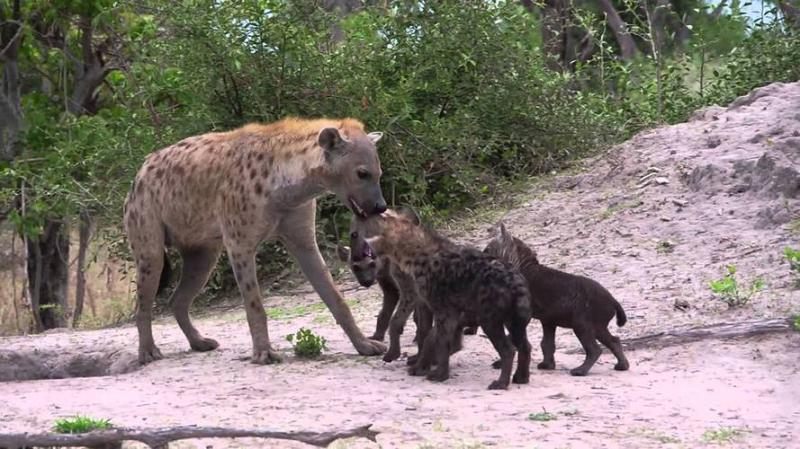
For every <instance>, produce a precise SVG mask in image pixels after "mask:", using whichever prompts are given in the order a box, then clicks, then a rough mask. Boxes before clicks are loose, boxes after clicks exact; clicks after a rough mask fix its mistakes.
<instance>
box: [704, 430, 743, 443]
mask: <svg viewBox="0 0 800 449" xmlns="http://www.w3.org/2000/svg"><path fill="white" fill-rule="evenodd" d="M743 433H744V431H743V430H741V429H737V428H735V427H720V428H719V429H714V430H706V431H705V432H703V436H702V440H703V443H706V444H708V443H717V444H723V443H730V442H732V441H734V440H736V439H737V438H739V437H740V436H741V435H742V434H743Z"/></svg>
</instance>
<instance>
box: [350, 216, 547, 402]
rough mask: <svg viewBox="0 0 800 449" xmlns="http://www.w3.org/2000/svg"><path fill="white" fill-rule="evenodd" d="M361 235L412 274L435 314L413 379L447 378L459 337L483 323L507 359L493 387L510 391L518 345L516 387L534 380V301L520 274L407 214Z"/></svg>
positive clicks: (366, 224)
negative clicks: (465, 327) (471, 323)
mask: <svg viewBox="0 0 800 449" xmlns="http://www.w3.org/2000/svg"><path fill="white" fill-rule="evenodd" d="M358 232H359V233H364V235H365V238H366V241H367V243H368V244H369V246H370V247H371V248H372V250H373V251H374V253H375V254H376V255H377V256H378V257H386V258H388V259H389V260H390V261H391V263H392V264H396V265H397V267H398V268H399V269H400V270H402V271H403V272H405V273H409V274H410V275H411V276H412V278H413V279H414V283H415V285H416V288H417V291H418V292H419V297H420V299H421V300H422V301H424V302H425V303H426V304H427V305H428V307H429V308H430V309H431V311H432V312H433V320H434V328H433V331H432V333H431V334H430V335H429V336H428V337H427V338H426V339H425V341H424V344H423V349H422V352H421V353H420V354H419V358H418V359H417V361H416V363H415V364H414V365H413V366H411V368H410V370H409V372H410V373H411V374H412V375H426V374H427V377H428V379H430V380H434V381H443V380H445V379H447V378H448V377H449V361H450V353H451V351H452V348H453V345H454V343H455V342H454V336H455V335H460V330H461V326H462V323H463V322H464V320H475V321H476V322H477V323H478V324H479V325H480V326H481V328H482V329H483V331H484V332H485V333H486V335H487V336H488V337H489V340H491V342H492V344H493V345H494V347H495V349H496V350H497V352H498V353H499V354H500V359H501V372H500V377H499V379H497V380H496V381H494V382H492V383H491V385H489V389H504V388H507V387H508V384H509V381H510V380H511V369H512V367H513V362H514V353H515V350H514V348H515V347H516V349H517V350H518V351H519V360H518V363H517V370H516V372H515V373H514V378H513V381H514V382H515V383H527V382H528V378H529V365H530V353H531V346H530V343H529V342H528V336H527V333H526V327H527V325H528V322H529V321H530V299H529V297H528V291H527V287H526V285H525V281H524V279H522V277H521V276H520V275H519V274H517V273H516V272H515V271H514V270H512V269H510V268H508V267H507V266H506V265H504V264H503V263H501V262H499V261H498V260H497V259H495V258H494V257H492V256H489V255H487V254H484V253H483V252H481V251H480V250H477V249H474V248H468V247H463V246H459V245H456V244H455V243H453V242H451V241H450V240H448V239H446V238H444V237H442V236H439V235H438V234H436V233H435V232H434V231H432V230H429V229H426V228H423V227H422V226H419V225H418V223H417V221H416V219H415V217H413V216H409V214H407V213H403V212H395V211H387V212H385V213H383V214H380V215H374V216H371V217H369V218H366V219H363V220H360V221H359V226H358ZM504 327H505V328H507V329H508V331H509V333H510V339H509V337H508V336H506V334H505V330H504ZM432 365H436V368H435V369H433V370H432V369H431V366H432Z"/></svg>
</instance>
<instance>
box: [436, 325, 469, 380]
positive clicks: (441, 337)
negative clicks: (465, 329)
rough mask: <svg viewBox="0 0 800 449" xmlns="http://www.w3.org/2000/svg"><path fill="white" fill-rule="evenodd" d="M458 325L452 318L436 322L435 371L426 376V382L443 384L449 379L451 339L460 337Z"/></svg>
mask: <svg viewBox="0 0 800 449" xmlns="http://www.w3.org/2000/svg"><path fill="white" fill-rule="evenodd" d="M458 324H459V320H458V318H457V317H452V316H448V317H444V318H443V319H439V320H437V321H436V329H437V330H436V346H435V351H436V369H434V370H433V371H432V372H430V373H429V374H428V380H432V381H434V382H443V381H445V380H447V379H448V378H449V377H450V354H451V351H452V345H453V338H460V337H461V327H460V326H459V325H458ZM456 334H458V336H457V337H456Z"/></svg>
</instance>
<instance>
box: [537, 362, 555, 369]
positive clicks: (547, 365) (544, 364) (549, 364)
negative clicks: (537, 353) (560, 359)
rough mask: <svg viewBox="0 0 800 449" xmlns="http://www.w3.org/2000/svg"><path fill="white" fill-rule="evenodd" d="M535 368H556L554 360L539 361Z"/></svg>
mask: <svg viewBox="0 0 800 449" xmlns="http://www.w3.org/2000/svg"><path fill="white" fill-rule="evenodd" d="M536 368H538V369H546V370H551V369H556V364H555V362H539V364H538V365H536Z"/></svg>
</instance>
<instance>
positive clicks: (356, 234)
mask: <svg viewBox="0 0 800 449" xmlns="http://www.w3.org/2000/svg"><path fill="white" fill-rule="evenodd" d="M350 238H351V239H357V238H358V232H357V231H353V232H351V233H350Z"/></svg>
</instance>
